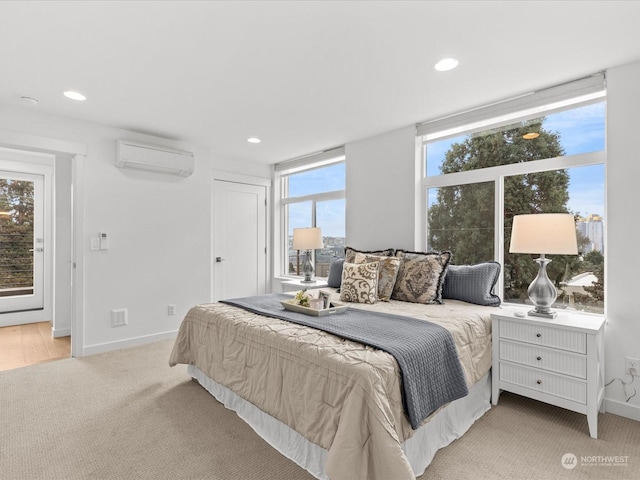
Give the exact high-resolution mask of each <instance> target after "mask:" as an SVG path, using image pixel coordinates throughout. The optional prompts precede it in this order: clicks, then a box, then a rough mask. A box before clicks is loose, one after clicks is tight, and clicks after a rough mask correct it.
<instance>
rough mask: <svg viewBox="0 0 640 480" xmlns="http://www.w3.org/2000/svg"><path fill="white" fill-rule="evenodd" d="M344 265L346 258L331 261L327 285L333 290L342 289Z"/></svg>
mask: <svg viewBox="0 0 640 480" xmlns="http://www.w3.org/2000/svg"><path fill="white" fill-rule="evenodd" d="M343 264H344V258H338V259H336V260H332V261H331V265H329V278H327V285H328V286H329V287H331V288H340V284H341V283H342V266H343Z"/></svg>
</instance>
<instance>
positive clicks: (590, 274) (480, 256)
mask: <svg viewBox="0 0 640 480" xmlns="http://www.w3.org/2000/svg"><path fill="white" fill-rule="evenodd" d="M590 82H591V83H592V84H595V87H594V86H593V85H592V87H593V88H592V90H593V92H592V93H591V94H589V95H582V96H579V95H578V94H576V96H575V97H573V98H572V97H571V95H570V93H567V89H566V88H565V89H564V91H563V101H562V102H560V103H558V102H554V103H552V104H550V105H544V104H541V105H536V113H535V114H532V113H531V109H529V110H528V111H526V110H523V111H522V116H521V117H519V116H518V112H517V111H513V109H512V111H510V112H509V116H508V118H507V117H500V116H496V117H494V118H493V119H489V118H486V119H484V120H483V121H481V122H478V121H477V120H478V119H477V116H478V114H479V112H474V114H473V115H475V118H474V122H473V123H469V124H468V125H466V126H465V125H464V115H461V116H460V117H461V119H459V125H458V126H457V128H456V129H455V132H454V133H448V134H446V133H444V132H443V131H442V130H441V131H437V128H436V129H434V128H433V126H431V127H428V128H427V127H423V131H424V130H429V128H430V131H429V132H428V133H426V134H424V135H423V136H422V139H423V156H424V171H425V176H424V179H423V195H424V197H423V198H424V203H425V206H426V214H425V219H424V221H425V225H424V227H425V234H426V239H425V241H426V245H427V248H428V249H431V250H441V251H442V250H450V251H452V252H453V262H452V263H454V264H459V265H460V264H474V263H479V262H484V261H491V260H495V261H498V262H500V263H501V264H502V265H503V266H504V267H503V271H502V275H501V281H500V284H499V285H498V286H497V290H498V291H497V293H499V294H501V296H502V298H503V299H504V301H505V302H507V303H528V302H529V300H528V295H527V288H528V286H529V284H530V283H531V281H532V280H533V279H534V278H535V276H536V275H537V271H538V265H537V264H536V263H535V262H534V261H533V260H534V258H537V256H535V255H522V254H510V253H509V251H508V250H509V243H510V236H511V225H512V221H513V217H514V216H515V215H519V214H530V213H571V214H573V215H574V217H575V219H576V234H577V238H578V250H579V252H580V254H579V255H578V256H554V257H550V258H551V260H552V262H551V264H550V265H549V266H548V269H547V271H548V273H549V277H550V278H551V280H552V281H553V282H554V283H555V285H556V287H557V289H558V293H559V296H558V300H557V302H556V305H554V308H570V309H576V310H583V311H589V312H596V313H603V312H604V264H605V238H606V234H605V226H606V218H605V191H604V185H605V106H606V102H605V100H604V84H603V83H602V84H600V85H599V86H598V85H597V81H596V82H594V81H593V79H590ZM563 88H564V86H563ZM578 90H579V89H578ZM509 106H510V104H509V103H508V102H507V104H506V105H505V109H506V110H508V107H509ZM494 111H495V109H494ZM473 115H472V116H473ZM418 130H419V131H420V126H419V128H418ZM540 253H543V252H540Z"/></svg>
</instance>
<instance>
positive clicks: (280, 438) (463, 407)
mask: <svg viewBox="0 0 640 480" xmlns="http://www.w3.org/2000/svg"><path fill="white" fill-rule="evenodd" d="M187 372H188V373H189V375H191V376H192V377H193V378H195V379H196V380H197V381H198V382H199V383H200V385H202V386H203V387H204V388H205V389H206V390H207V391H208V392H209V393H210V394H211V395H213V396H214V397H215V398H216V399H217V400H218V401H219V402H221V403H222V404H223V405H224V406H225V407H227V408H228V409H230V410H233V411H234V412H236V413H237V414H238V416H239V417H240V418H242V419H243V420H244V421H245V422H246V423H247V424H248V425H249V426H250V427H251V428H253V429H254V430H255V432H256V433H257V434H258V435H260V436H261V437H262V438H263V439H264V440H265V441H267V443H269V444H270V445H271V446H272V447H273V448H275V449H276V450H278V451H279V452H280V453H281V454H282V455H284V456H285V457H287V458H289V459H290V460H292V461H293V462H295V463H296V464H298V465H300V466H301V467H302V468H304V469H305V470H307V471H308V472H309V473H311V475H313V476H314V477H316V478H319V479H321V480H328V479H329V477H328V476H327V474H326V473H325V471H324V465H325V462H326V459H327V453H328V452H327V450H325V449H324V448H322V447H319V446H318V445H316V444H314V443H311V442H310V441H309V440H307V439H306V438H304V437H303V436H302V435H300V434H299V433H298V432H296V431H295V430H293V429H291V428H290V427H289V426H287V425H285V424H284V423H282V422H280V421H279V420H277V419H275V418H274V417H272V416H271V415H268V414H266V413H264V412H263V411H262V410H260V409H259V408H258V407H256V406H255V405H253V404H252V403H250V402H247V401H246V400H244V399H243V398H241V397H239V396H238V395H236V394H235V393H234V392H232V391H231V390H229V389H228V388H226V387H224V386H222V385H220V384H219V383H217V382H215V381H213V380H211V379H210V378H209V377H207V376H206V375H205V374H204V373H202V371H201V370H200V369H199V368H198V367H196V366H195V365H188V366H187ZM490 375H491V373H490V372H489V373H487V374H486V375H485V376H484V377H482V379H480V381H478V382H477V383H476V384H475V385H474V386H473V387H471V389H470V391H469V395H467V396H466V397H463V398H460V399H458V400H456V401H454V402H451V403H450V404H449V405H448V406H447V407H446V408H444V409H443V410H441V411H439V412H438V413H437V414H436V415H434V416H433V417H432V418H431V421H430V422H429V423H427V424H425V425H423V426H421V427H420V428H419V429H418V430H417V431H416V432H415V434H414V435H413V436H412V437H411V438H410V439H408V440H407V441H406V442H404V443H403V444H402V449H403V451H404V453H405V455H406V456H407V459H408V460H409V464H410V465H411V468H412V469H413V472H414V474H415V476H416V477H417V476H419V475H422V474H423V473H424V471H425V469H426V468H427V466H428V465H429V464H430V463H431V460H432V459H433V457H434V456H435V454H436V452H437V451H438V450H439V449H440V448H442V447H446V446H447V445H449V444H450V443H451V442H453V441H454V440H456V439H458V438H460V437H461V436H462V435H463V434H464V433H465V432H466V431H467V430H468V429H469V427H471V425H473V422H475V421H476V420H477V419H478V418H480V417H481V416H482V415H484V413H485V412H486V411H487V410H489V409H490V408H491V404H490V398H491V378H490Z"/></svg>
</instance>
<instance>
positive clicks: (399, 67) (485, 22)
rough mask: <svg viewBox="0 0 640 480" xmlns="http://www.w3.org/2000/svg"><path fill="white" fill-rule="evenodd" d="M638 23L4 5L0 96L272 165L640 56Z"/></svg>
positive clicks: (139, 5) (621, 13) (303, 9)
mask: <svg viewBox="0 0 640 480" xmlns="http://www.w3.org/2000/svg"><path fill="white" fill-rule="evenodd" d="M639 23H640V2H635V1H621V2H619V1H531V2H530V1H518V2H516V1H508V2H498V1H494V2H487V1H468V2H463V1H447V2H441V1H422V2H420V1H411V2H400V1H373V2H368V1H342V2H340V1H324V2H323V1H318V2H302V1H298V2H296V1H282V2H270V1H244V2H221V1H217V2H214V1H209V2H207V1H200V2H186V1H180V2H172V1H141V2H138V1H129V2H115V1H112V2H98V1H87V2H81V1H71V2H54V1H46V2H39V1H31V2H25V1H19V2H13V1H2V2H0V72H1V73H0V108H2V105H3V104H5V105H12V106H16V107H20V108H31V109H36V110H37V111H41V112H47V113H52V114H57V115H62V116H66V117H71V118H76V119H81V120H87V121H92V122H97V123H101V124H106V125H110V126H114V127H118V128H124V129H127V130H132V131H137V132H142V133H147V134H152V135H157V136H161V137H166V138H170V139H176V140H181V141H185V142H188V143H194V144H198V145H201V146H204V147H208V148H210V149H211V150H212V151H213V153H214V154H215V155H216V156H222V157H225V158H228V159H246V160H252V161H256V162H261V163H275V162H278V161H282V160H286V159H290V158H294V157H297V156H300V155H305V154H308V153H312V152H315V151H319V150H324V149H327V148H330V147H334V146H338V145H342V144H344V143H347V142H351V141H355V140H359V139H362V138H366V137H369V136H373V135H376V134H378V133H383V132H386V131H390V130H393V129H396V128H400V127H404V126H407V125H410V124H411V123H415V122H420V121H424V120H429V119H433V118H438V117H441V116H444V115H447V114H451V113H455V112H457V111H460V110H466V109H469V108H472V107H476V106H480V105H483V104H487V103H491V102H495V101H498V100H501V99H505V98H508V97H511V96H515V95H519V94H522V93H526V92H529V91H532V90H535V89H540V88H544V87H547V86H551V85H555V84H558V83H562V82H565V81H569V80H573V79H576V78H580V77H583V76H586V75H589V74H592V73H595V72H597V71H601V70H604V69H606V68H609V67H615V66H618V65H622V64H625V63H629V62H632V61H635V60H640V35H639V34H638V24H639ZM448 56H453V57H456V58H457V59H459V61H460V66H459V67H458V68H457V69H455V70H453V71H450V72H445V73H441V72H436V71H435V70H434V69H433V65H434V63H435V62H436V61H437V60H439V59H441V58H443V57H448ZM65 90H77V91H80V92H82V93H84V94H85V95H86V96H87V101H86V102H74V101H71V100H68V99H66V98H65V97H63V96H62V92H63V91H65ZM25 95H26V96H31V97H35V98H37V99H38V100H39V102H40V103H39V105H38V106H36V107H30V106H27V105H25V104H23V103H22V102H21V101H20V97H21V96H25ZM251 136H257V137H259V138H261V139H262V140H263V141H262V143H261V144H258V145H253V144H249V143H247V141H246V139H247V138H248V137H251Z"/></svg>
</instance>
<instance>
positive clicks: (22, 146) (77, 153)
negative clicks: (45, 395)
mask: <svg viewBox="0 0 640 480" xmlns="http://www.w3.org/2000/svg"><path fill="white" fill-rule="evenodd" d="M0 147H4V148H10V149H14V150H22V151H26V152H39V153H48V154H52V155H54V156H55V157H56V158H55V161H56V162H57V161H63V160H64V159H68V160H70V161H71V170H72V175H71V177H72V178H71V189H72V201H71V217H72V221H71V228H72V233H71V242H72V247H71V251H72V258H71V261H72V268H71V288H70V294H71V301H70V306H71V307H70V311H69V312H67V313H68V314H69V315H70V316H71V356H72V357H80V356H82V354H83V349H84V336H83V325H84V161H85V158H86V155H87V147H86V145H84V144H80V143H73V142H68V141H65V140H58V139H55V138H47V137H41V136H37V135H29V134H23V133H16V132H9V131H5V130H0ZM52 221H53V219H52ZM52 244H53V243H52ZM52 251H53V250H52ZM53 254H54V255H55V252H53ZM54 308H55V306H54Z"/></svg>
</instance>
